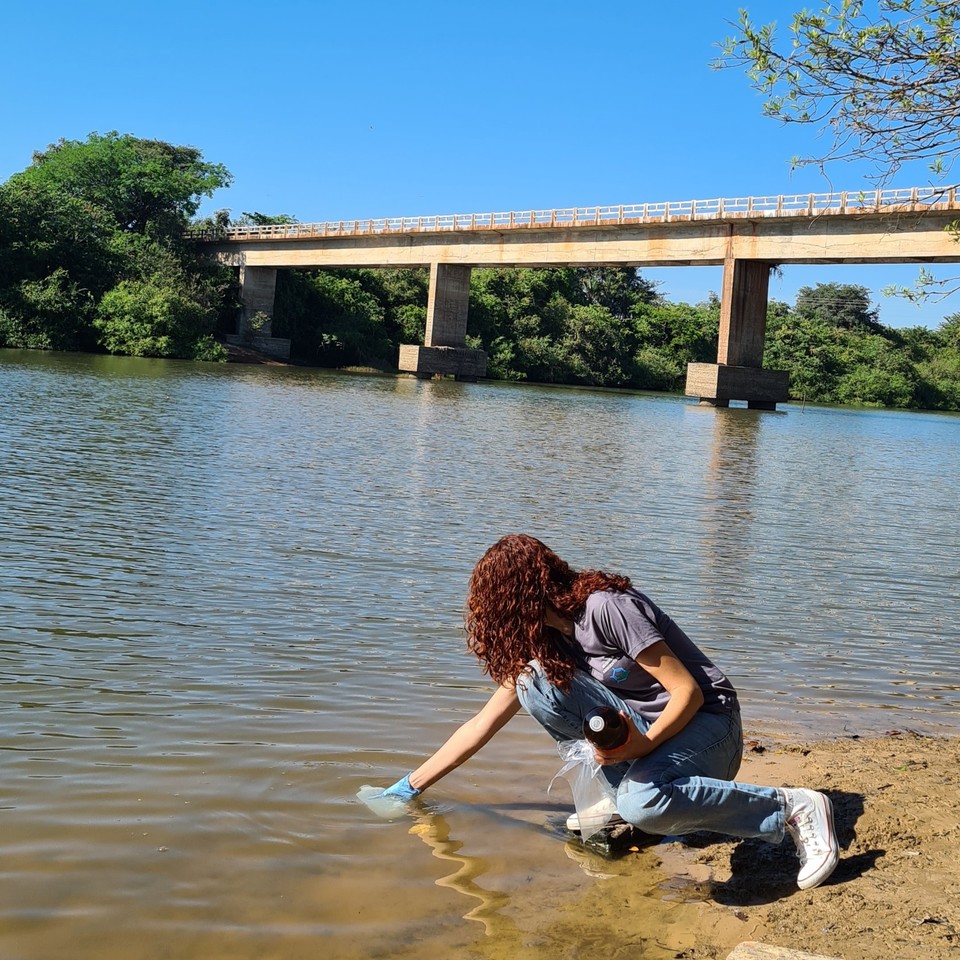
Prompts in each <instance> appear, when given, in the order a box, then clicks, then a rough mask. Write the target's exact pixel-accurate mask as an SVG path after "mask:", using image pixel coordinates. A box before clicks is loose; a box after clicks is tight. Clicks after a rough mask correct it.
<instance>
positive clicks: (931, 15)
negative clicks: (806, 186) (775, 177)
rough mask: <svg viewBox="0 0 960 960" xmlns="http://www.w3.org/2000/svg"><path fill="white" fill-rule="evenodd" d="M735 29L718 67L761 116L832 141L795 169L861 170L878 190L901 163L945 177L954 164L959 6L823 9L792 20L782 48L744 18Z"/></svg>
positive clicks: (847, 4) (879, 3)
mask: <svg viewBox="0 0 960 960" xmlns="http://www.w3.org/2000/svg"><path fill="white" fill-rule="evenodd" d="M735 26H736V30H737V32H736V34H735V35H734V36H732V37H729V38H728V39H727V40H726V41H725V42H724V43H723V45H722V47H723V52H722V54H721V56H720V57H719V59H718V60H717V61H716V65H717V66H719V67H743V68H745V69H746V72H747V75H748V76H749V78H750V80H751V82H752V84H753V86H754V88H755V89H756V90H758V91H759V92H760V93H761V94H762V95H763V96H764V97H765V98H766V100H765V103H764V106H763V111H764V113H765V114H766V115H767V116H770V117H774V118H776V119H779V120H781V121H783V122H784V123H801V124H814V125H817V124H819V125H820V126H821V128H822V129H823V130H824V131H827V132H829V133H831V134H832V144H831V146H830V148H829V150H827V151H826V152H825V153H823V154H822V155H820V156H813V157H796V158H794V165H795V166H802V165H807V164H815V165H818V166H820V167H821V168H823V167H824V165H825V164H827V163H828V162H831V161H837V160H841V161H842V160H868V161H872V162H873V163H874V164H875V165H876V167H877V174H876V180H877V181H878V182H881V183H883V182H886V181H888V180H889V179H890V178H891V177H892V176H893V175H894V174H895V173H896V172H897V171H898V170H899V169H900V168H901V167H902V166H903V165H904V164H905V163H908V162H912V161H925V162H926V163H927V164H929V166H930V168H931V169H932V170H933V171H934V173H935V174H936V175H938V176H944V175H945V174H946V173H947V172H948V171H949V170H950V168H951V167H952V165H953V163H954V162H955V161H956V159H957V156H958V154H960V3H949V2H944V0H876V2H875V3H870V4H867V3H864V2H862V0H841V2H839V3H825V4H822V5H821V6H820V8H819V9H817V10H813V11H810V10H801V11H799V12H797V13H795V14H794V15H793V18H792V20H791V22H790V25H789V27H788V31H787V33H788V36H787V38H786V39H783V40H781V38H780V37H779V36H778V34H777V32H776V24H774V23H770V24H757V23H754V22H753V21H752V20H751V19H750V14H749V11H747V10H741V11H740V12H739V19H738V21H737V22H736V24H735Z"/></svg>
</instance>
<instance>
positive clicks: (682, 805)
mask: <svg viewBox="0 0 960 960" xmlns="http://www.w3.org/2000/svg"><path fill="white" fill-rule="evenodd" d="M466 628H467V645H468V647H469V648H470V650H471V652H472V653H473V654H475V656H476V657H477V659H478V660H479V661H480V663H481V665H482V668H483V672H484V673H486V674H489V675H490V676H491V677H492V679H493V680H494V681H495V682H496V683H497V684H498V687H497V690H496V691H495V692H494V694H493V695H492V696H491V698H490V699H489V700H488V701H487V703H486V705H485V706H484V707H483V708H482V709H481V710H480V712H479V713H478V714H477V715H476V716H474V717H472V718H471V719H470V720H468V721H466V723H464V724H463V725H462V726H460V727H459V728H458V729H457V730H456V732H455V733H454V734H453V735H452V736H451V737H450V738H449V739H448V740H447V741H446V743H444V744H443V746H441V747H440V749H439V750H437V752H436V753H434V754H433V755H432V756H431V757H430V758H429V759H428V760H426V761H425V762H424V763H423V764H421V765H420V766H419V767H418V768H417V769H416V770H414V771H412V772H411V773H409V774H408V775H407V776H405V777H404V778H403V779H402V780H400V781H398V782H397V783H395V784H394V785H393V786H391V787H388V788H387V789H386V790H385V791H384V793H383V794H382V795H383V796H390V797H395V798H397V799H400V800H404V801H406V800H411V799H413V798H414V797H416V796H418V795H419V794H420V793H422V792H423V791H424V790H426V789H427V788H428V787H430V786H432V785H433V784H435V783H436V782H437V781H438V780H440V779H441V778H442V777H444V776H446V774H448V773H449V772H450V771H451V770H454V769H455V768H456V767H458V766H460V764H462V763H463V762H464V761H465V760H467V759H469V758H470V757H472V756H473V755H474V754H475V753H476V752H477V751H478V750H479V749H480V748H481V747H482V746H484V744H486V743H487V742H489V741H490V739H491V738H492V737H493V736H494V735H495V734H496V733H497V732H498V731H499V730H500V729H502V728H503V726H504V725H505V724H506V723H507V721H508V720H510V718H511V717H513V716H514V715H515V714H516V713H517V712H518V710H519V709H520V707H521V706H523V707H524V708H525V709H526V710H527V712H528V713H530V714H531V716H533V717H534V719H536V720H537V722H538V723H540V725H541V726H542V727H543V728H544V729H545V730H546V731H547V733H549V734H550V735H551V736H552V737H553V738H554V739H555V740H557V741H563V740H577V739H582V737H583V733H582V730H583V721H584V718H585V717H586V715H587V714H588V713H590V712H591V711H592V710H594V709H596V708H598V707H601V706H612V707H614V708H615V709H616V710H617V711H619V712H620V713H621V714H622V715H623V716H624V717H625V718H626V719H627V723H628V727H629V736H628V738H627V740H626V742H625V743H624V744H623V745H622V746H620V747H618V748H617V749H614V750H599V749H597V750H596V755H597V760H598V761H599V762H600V763H601V764H603V765H604V766H603V772H604V775H605V776H606V777H607V779H608V780H609V781H610V783H611V784H612V786H613V787H614V788H615V789H616V811H615V813H616V814H618V815H619V816H620V817H622V818H623V819H624V820H625V821H627V822H628V823H631V824H633V825H634V826H635V827H637V828H639V829H640V830H643V831H645V832H647V833H651V834H656V835H660V836H667V835H670V836H673V835H680V834H684V833H690V832H692V831H696V830H708V831H713V832H716V833H722V834H727V835H730V836H735V837H759V838H761V839H763V840H766V841H769V842H770V843H780V842H781V841H782V840H783V837H784V832H785V831H789V833H790V834H791V836H792V837H793V840H794V842H795V844H796V846H797V854H798V857H799V859H800V874H799V877H798V880H797V882H798V885H799V886H800V887H801V888H803V889H807V888H810V887H816V886H817V885H819V884H821V883H823V881H824V880H826V879H827V877H829V876H830V874H831V873H832V872H833V869H834V868H835V867H836V865H837V860H838V845H837V840H836V834H835V831H834V824H833V810H832V805H831V803H830V800H829V798H828V797H826V796H825V795H824V794H822V793H818V792H816V791H813V790H804V789H788V788H785V787H779V788H778V787H761V786H757V785H754V784H749V783H740V782H739V781H736V780H734V779H733V777H735V776H736V773H737V771H738V770H739V768H740V758H741V755H742V752H743V732H742V728H741V724H740V708H739V704H738V702H737V694H736V691H735V690H734V688H733V685H732V684H731V683H730V681H729V680H728V679H727V678H726V676H724V674H723V673H722V672H721V671H720V670H719V669H718V668H717V667H716V666H714V664H713V663H712V662H711V661H710V660H709V659H708V658H707V657H706V656H705V655H704V654H703V653H702V652H701V651H700V650H699V649H698V648H697V646H696V645H695V644H694V643H693V641H692V640H691V639H690V638H689V637H688V636H687V635H686V634H685V633H684V632H683V631H682V630H681V629H680V628H679V627H678V626H677V625H676V624H675V623H674V622H673V620H671V619H670V617H668V616H667V614H665V613H664V612H663V611H662V610H660V609H659V608H658V607H657V606H656V604H654V603H653V602H652V601H651V600H650V599H649V598H648V597H646V596H645V595H644V594H643V593H641V592H640V591H639V590H637V589H636V588H634V587H633V585H632V584H631V582H630V579H629V578H628V577H624V576H619V575H617V574H612V573H605V572H603V571H600V570H581V571H576V570H573V569H571V568H570V566H569V565H568V564H566V563H565V562H564V561H563V560H562V559H561V558H560V557H559V556H557V554H555V553H554V552H553V551H552V550H550V549H549V548H548V547H546V546H545V545H544V544H543V543H541V542H540V541H539V540H537V539H535V538H534V537H530V536H526V535H523V534H514V535H511V536H506V537H503V538H502V539H501V540H499V541H498V542H497V543H495V544H494V545H493V546H492V547H491V548H490V549H489V550H487V552H486V553H485V554H484V555H483V557H482V558H481V559H480V561H479V563H477V565H476V567H475V568H474V570H473V574H472V576H471V578H470V588H469V596H468V598H467V614H466ZM613 813H614V811H612V810H611V811H609V814H613ZM567 825H568V827H570V828H571V829H574V830H577V829H579V827H580V824H579V821H578V820H577V815H576V814H574V815H573V816H572V817H571V818H570V819H569V820H568V821H567ZM584 826H586V825H584Z"/></svg>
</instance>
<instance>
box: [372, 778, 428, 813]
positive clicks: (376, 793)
mask: <svg viewBox="0 0 960 960" xmlns="http://www.w3.org/2000/svg"><path fill="white" fill-rule="evenodd" d="M420 793H421V791H420V790H418V789H417V788H416V787H414V786H413V785H412V784H411V783H410V774H409V773H408V774H407V775H406V776H405V777H404V778H403V779H402V780H398V781H397V782H396V783H395V784H394V785H393V786H392V787H387V789H386V790H381V789H380V788H379V787H368V786H366V785H364V786H362V787H361V788H360V789H359V790H358V791H357V799H358V800H362V801H363V802H364V803H365V804H366V805H367V806H368V807H369V808H370V809H371V810H372V811H373V812H374V813H375V814H376V815H377V816H378V817H383V818H384V819H386V820H396V819H397V818H398V817H404V816H407V814H408V813H409V810H407V806H406V805H407V803H409V801H411V800H412V799H413V798H414V797H418V796H420Z"/></svg>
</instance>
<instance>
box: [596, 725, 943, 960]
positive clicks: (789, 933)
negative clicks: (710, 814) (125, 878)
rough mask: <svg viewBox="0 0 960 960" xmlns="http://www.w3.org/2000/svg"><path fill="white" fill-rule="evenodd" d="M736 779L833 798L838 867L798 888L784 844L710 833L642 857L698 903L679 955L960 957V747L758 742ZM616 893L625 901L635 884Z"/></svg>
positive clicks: (673, 889) (914, 741)
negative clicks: (766, 950) (743, 951)
mask: <svg viewBox="0 0 960 960" xmlns="http://www.w3.org/2000/svg"><path fill="white" fill-rule="evenodd" d="M740 778H741V779H743V780H749V781H753V782H757V783H768V784H771V785H773V784H794V785H803V786H809V787H814V788H817V789H820V790H823V791H825V792H826V793H827V794H829V796H830V797H831V798H832V800H833V803H834V808H835V812H836V820H837V832H838V836H839V838H840V844H841V860H840V864H839V866H838V868H837V870H836V872H835V873H834V875H833V877H831V879H830V880H829V881H827V883H826V884H824V885H823V886H822V887H820V888H818V889H816V890H810V891H798V890H797V889H796V886H795V883H794V879H795V876H796V869H797V863H796V860H795V859H794V857H793V855H792V844H789V843H787V844H784V845H783V846H782V847H772V846H770V845H769V844H764V843H761V842H759V841H752V840H746V841H723V840H720V841H718V840H717V838H716V837H708V836H706V835H704V836H703V837H702V838H701V837H694V838H687V842H686V843H682V844H681V843H670V844H660V845H658V846H656V847H652V848H649V849H648V850H646V851H641V852H640V853H638V854H636V855H635V856H643V857H655V858H656V859H658V860H659V867H660V870H661V871H662V872H663V873H664V874H666V875H667V876H668V877H670V878H671V879H670V880H668V881H667V883H666V884H665V885H664V887H663V894H664V897H665V898H666V899H668V900H669V899H675V900H678V901H682V902H684V903H685V905H686V906H687V907H689V906H690V905H692V904H696V909H695V910H694V911H692V912H691V911H690V910H689V909H687V910H684V911H683V915H684V920H683V925H684V927H686V929H685V930H684V934H685V935H684V936H683V937H682V938H680V939H681V940H682V941H686V943H687V944H691V945H690V946H686V947H684V948H683V949H682V950H681V951H680V952H678V953H676V954H675V955H676V956H677V957H683V958H689V960H707V958H722V957H726V956H727V954H728V952H729V951H730V949H731V948H732V947H733V946H735V945H736V944H738V943H740V942H742V941H744V940H759V941H762V942H764V943H769V944H776V945H780V946H785V947H793V948H795V949H800V950H807V951H810V952H814V953H821V954H826V955H829V956H834V957H841V958H844V960H947V958H948V957H950V958H956V957H958V956H960V826H958V822H960V740H956V739H941V738H929V737H920V736H917V735H914V734H910V733H894V732H891V734H888V735H887V736H883V737H878V738H873V739H860V738H855V737H854V738H845V739H842V740H836V741H828V742H822V743H811V744H805V745H798V744H775V743H773V742H771V741H753V742H752V744H750V745H748V748H747V756H746V759H745V762H744V766H743V769H742V770H741V773H740ZM596 859H597V861H598V862H597V868H598V870H602V866H601V864H602V861H600V859H599V858H596ZM610 866H611V865H609V864H608V869H610ZM613 872H614V873H616V872H617V871H616V869H615V868H614V869H613ZM611 882H613V883H614V884H615V877H611ZM618 893H621V894H623V895H625V896H626V897H627V898H629V897H630V893H629V888H625V889H623V890H622V891H618ZM647 895H648V896H649V892H648V894H647ZM624 906H626V908H627V909H626V910H624V909H623V908H624ZM630 906H631V905H630V904H629V903H627V904H623V903H622V901H621V902H620V904H619V905H618V907H617V909H616V915H617V917H618V918H623V917H625V916H627V917H628V916H630V915H631V910H630ZM635 906H636V909H637V910H638V911H641V915H642V904H641V903H639V902H638V903H637V904H636V905H635ZM611 921H612V922H614V921H613V916H611ZM616 922H618V925H622V919H620V920H618V921H616ZM674 942H676V941H674Z"/></svg>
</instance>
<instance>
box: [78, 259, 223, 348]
mask: <svg viewBox="0 0 960 960" xmlns="http://www.w3.org/2000/svg"><path fill="white" fill-rule="evenodd" d="M94 326H95V327H96V328H97V330H98V331H99V332H100V342H101V343H102V344H103V346H104V347H105V348H106V350H107V351H108V352H110V353H122V354H127V355H129V356H133V357H185V358H189V359H197V360H215V359H223V358H224V356H225V352H224V351H223V348H222V347H219V345H217V344H215V342H214V340H213V336H212V327H213V322H212V318H211V317H210V314H209V311H208V310H205V309H204V307H203V305H202V304H200V303H198V302H197V301H196V300H195V299H193V298H192V297H190V296H189V294H188V292H187V291H186V290H185V289H184V288H183V287H182V286H177V285H175V284H172V283H170V282H169V281H168V280H167V279H166V278H164V277H162V276H155V277H152V278H150V279H148V280H121V281H120V283H118V284H117V285H116V286H115V287H114V288H113V289H112V290H110V291H108V292H107V293H106V294H104V296H103V298H102V299H101V301H100V304H99V306H98V307H97V314H96V317H95V319H94ZM218 347H219V349H218Z"/></svg>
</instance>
